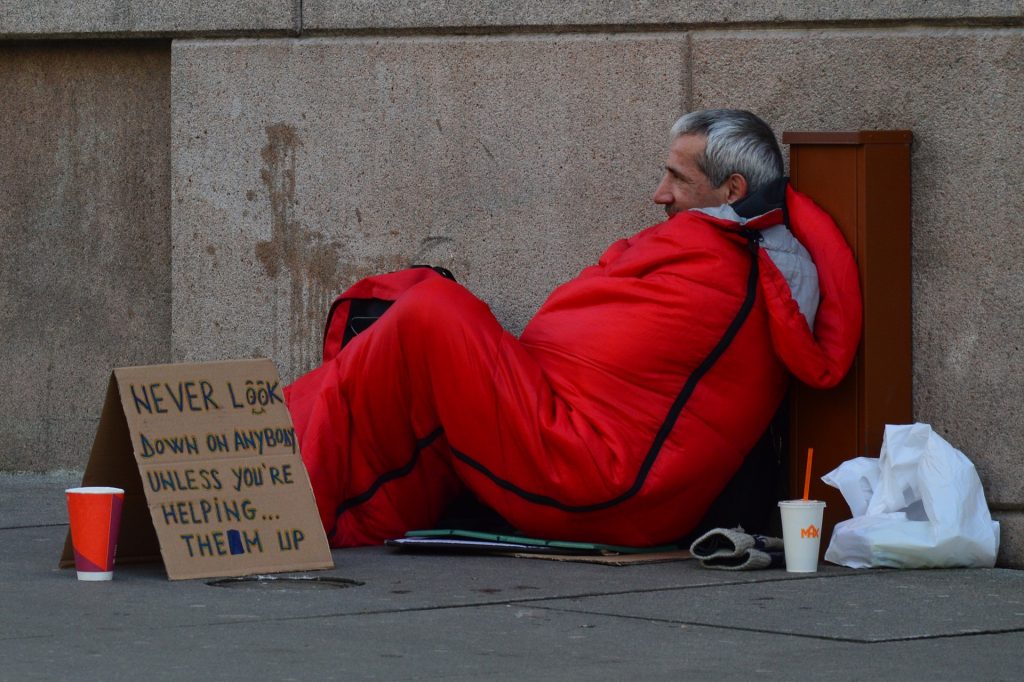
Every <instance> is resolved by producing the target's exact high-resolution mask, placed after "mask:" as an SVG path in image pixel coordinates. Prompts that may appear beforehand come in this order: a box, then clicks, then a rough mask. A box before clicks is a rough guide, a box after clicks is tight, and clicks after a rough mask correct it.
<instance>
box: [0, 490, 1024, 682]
mask: <svg viewBox="0 0 1024 682" xmlns="http://www.w3.org/2000/svg"><path fill="white" fill-rule="evenodd" d="M75 477H76V474H75V473H74V472H66V473H65V474H63V475H59V476H42V475H36V476H25V475H19V476H12V475H0V520H3V521H4V523H3V525H4V526H5V527H4V528H0V547H3V552H2V553H0V605H2V613H3V618H2V619H0V657H2V660H3V661H4V665H3V667H2V668H0V681H6V680H12V681H13V680H18V681H19V682H20V681H22V680H53V679H69V678H70V677H71V676H75V677H85V678H89V677H93V678H102V679H105V680H135V679H139V678H140V677H143V676H144V677H145V679H147V680H179V679H183V678H191V677H197V676H200V675H202V676H206V677H209V678H213V679H218V680H252V679H280V680H307V679H325V680H328V679H345V680H373V679H452V680H475V679H481V678H494V679H524V678H526V679H559V680H564V679H570V680H575V679H588V680H592V679H608V678H616V679H618V678H622V677H638V678H642V679H679V678H680V676H683V677H685V678H691V677H696V676H698V675H700V676H705V677H708V678H713V679H724V680H740V679H743V680H746V679H750V678H751V677H754V676H756V677H757V678H758V679H766V680H771V679H830V680H854V679H858V680H859V679H865V678H868V679H871V678H875V679H929V680H962V679H965V678H968V677H974V678H978V679H985V680H1012V679H1017V677H1018V670H1019V662H1018V652H1019V651H1020V649H1021V647H1022V646H1024V624H1022V620H1024V607H1022V605H1021V601H1022V598H1021V596H1020V595H1021V594H1024V591H1022V589H1021V588H1022V587H1024V585H1022V582H1021V581H1022V580H1024V573H1020V572H1016V571H1008V570H992V571H980V570H974V571H968V570H961V571H868V572H865V571H852V570H849V569H842V568H837V567H828V566H826V567H823V569H822V572H821V573H819V574H816V575H813V576H806V575H790V574H787V573H785V572H783V571H781V570H775V571H756V572H750V573H728V572H712V571H706V570H703V569H701V568H700V567H699V565H698V564H697V563H696V562H694V561H683V562H673V563H662V564H650V565H638V566H627V567H613V566H600V565H593V564H581V563H566V562H556V561H542V560H529V559H513V558H504V557H483V556H452V555H425V554H411V553H399V552H394V551H391V550H388V549H385V548H380V547H376V548H364V549H356V550H336V551H335V552H334V553H333V555H334V559H335V563H336V567H335V568H334V569H333V570H330V571H320V572H315V573H306V574H301V577H306V578H308V577H312V576H317V577H331V578H336V579H347V580H352V581H356V582H358V583H360V584H358V585H353V586H349V587H344V588H340V587H331V586H330V585H320V586H318V587H312V586H311V583H310V582H309V581H308V580H307V581H302V582H291V581H281V580H279V581H270V580H262V581H248V582H244V583H236V584H235V585H234V586H233V587H224V586H217V585H211V584H210V583H211V582H213V581H204V580H189V581H176V582H171V581H168V580H167V579H166V577H165V575H164V572H163V569H162V567H161V566H160V565H159V564H148V565H134V566H121V567H118V569H117V571H116V576H115V579H114V580H113V581H112V582H109V583H80V582H78V581H77V580H76V579H75V576H74V572H73V571H70V570H61V569H58V568H56V560H57V555H58V554H59V552H60V547H61V544H62V542H63V538H64V535H65V533H66V526H65V525H63V524H60V523H56V524H54V523H51V522H52V521H53V519H55V518H59V515H60V512H61V509H60V504H62V503H63V500H62V494H61V492H62V490H63V488H64V487H66V485H67V484H68V481H69V480H70V481H72V482H76V481H75ZM54 500H58V501H59V502H58V503H55V502H54ZM33 502H35V504H32V503H33ZM19 508H28V509H29V510H30V511H17V516H16V517H13V518H16V520H17V521H18V522H19V523H17V524H14V523H12V522H11V521H10V520H9V519H11V518H12V515H14V514H15V512H16V510H18V509H19ZM33 515H36V518H38V521H35V522H33ZM23 521H28V525H22V523H21V522H23ZM33 524H37V525H33ZM284 577H298V576H284ZM880 622H882V624H881V625H880V624H879V623H880Z"/></svg>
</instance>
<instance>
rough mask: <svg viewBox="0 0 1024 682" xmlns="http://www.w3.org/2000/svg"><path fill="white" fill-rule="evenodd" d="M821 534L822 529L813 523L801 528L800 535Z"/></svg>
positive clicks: (806, 536) (815, 535) (803, 536)
mask: <svg viewBox="0 0 1024 682" xmlns="http://www.w3.org/2000/svg"><path fill="white" fill-rule="evenodd" d="M820 534H821V530H820V529H819V528H818V527H817V526H815V525H814V524H813V523H812V524H811V525H809V526H807V527H806V528H801V529H800V537H802V538H816V537H818V535H820Z"/></svg>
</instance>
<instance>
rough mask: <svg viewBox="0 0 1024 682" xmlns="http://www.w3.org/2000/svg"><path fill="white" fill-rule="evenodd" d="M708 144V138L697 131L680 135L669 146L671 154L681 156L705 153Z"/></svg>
mask: <svg viewBox="0 0 1024 682" xmlns="http://www.w3.org/2000/svg"><path fill="white" fill-rule="evenodd" d="M707 144H708V139H707V137H705V136H704V135H697V134H695V133H687V134H685V135H679V136H678V137H676V139H674V140H672V144H671V145H670V146H669V154H674V155H680V156H694V155H697V154H703V153H704V148H705V147H707Z"/></svg>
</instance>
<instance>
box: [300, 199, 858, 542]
mask: <svg viewBox="0 0 1024 682" xmlns="http://www.w3.org/2000/svg"><path fill="white" fill-rule="evenodd" d="M786 208H787V211H788V218H789V225H790V229H791V230H792V234H793V235H794V236H795V237H796V238H797V239H798V240H799V241H800V242H801V243H802V244H803V245H804V246H805V247H806V249H807V251H808V252H809V253H810V255H811V257H812V259H813V261H814V265H815V266H816V267H817V270H818V280H819V287H820V293H821V300H820V305H819V307H818V309H817V316H816V319H815V323H814V331H813V333H812V331H811V329H810V328H809V327H808V323H807V320H806V318H805V317H804V316H803V315H802V314H801V312H800V310H799V309H798V306H797V303H796V302H795V301H794V299H793V297H792V296H791V295H790V292H789V287H788V285H787V283H786V280H785V279H784V278H783V276H782V275H781V274H780V272H779V270H778V269H777V268H776V266H775V265H774V264H773V261H772V259H771V258H769V257H768V256H767V255H766V253H765V250H764V249H761V248H759V232H758V231H759V230H761V229H763V228H767V227H771V226H774V225H778V224H780V223H782V222H783V220H782V218H783V216H782V214H783V211H781V210H779V209H775V210H772V211H769V212H768V213H766V214H764V215H762V216H759V217H756V218H753V219H751V220H749V221H746V222H745V224H740V223H738V222H734V221H730V220H727V219H723V218H716V217H712V216H711V215H707V214H705V213H702V212H699V211H686V212H682V213H679V214H676V215H675V216H673V217H672V218H671V219H669V220H667V221H665V222H663V223H661V224H659V225H656V226H654V227H651V228H649V229H647V230H644V231H643V232H641V233H639V234H637V235H635V236H634V237H632V238H630V239H628V240H622V241H620V242H617V243H615V244H613V245H612V246H611V247H610V248H609V249H608V250H607V251H606V253H605V254H604V255H603V256H602V257H601V259H600V260H599V261H598V263H597V264H596V265H594V266H591V267H589V268H587V269H585V270H584V271H583V272H582V273H580V275H579V276H578V277H576V278H575V279H573V280H571V281H570V282H568V283H566V284H564V285H562V286H561V287H559V288H558V289H556V290H555V291H554V292H553V293H552V294H551V296H550V297H549V298H548V300H547V301H546V302H545V303H544V305H543V306H542V307H541V308H540V310H539V311H538V312H537V314H536V316H535V317H534V318H533V319H532V320H531V321H530V323H529V324H528V325H527V327H526V329H525V330H524V332H523V334H522V336H521V337H520V338H518V339H516V338H515V337H514V336H512V335H511V334H509V333H508V332H507V331H505V330H504V329H503V328H502V327H501V325H500V324H499V323H498V322H497V320H496V319H495V318H494V316H493V315H492V314H491V311H490V310H489V309H488V307H487V306H486V305H485V304H484V303H483V302H481V301H480V300H479V299H477V298H475V297H474V296H473V295H472V294H470V293H469V291H467V290H466V289H465V288H463V287H462V286H460V285H459V284H457V283H455V282H453V281H451V280H450V279H447V278H445V277H443V276H441V275H439V274H437V273H436V272H434V271H433V270H430V269H426V268H423V269H412V270H407V271H402V272H399V273H392V274H390V275H382V276H379V277H371V278H368V279H365V280H362V281H360V282H358V283H357V284H355V285H354V286H353V287H352V288H351V289H350V290H348V291H347V292H345V293H344V294H342V296H341V297H340V298H339V301H342V302H345V301H349V302H351V301H360V300H373V299H383V300H386V301H392V300H393V301H394V303H393V305H391V306H390V308H388V309H387V311H386V312H385V313H384V314H383V315H381V316H380V318H379V320H377V321H376V322H375V323H374V324H373V325H372V326H369V327H368V328H367V329H366V330H365V331H363V332H362V333H359V334H358V335H355V336H352V335H351V333H349V334H348V336H350V337H351V338H350V339H349V340H348V342H347V343H346V344H345V345H344V347H343V348H342V347H341V338H340V337H341V336H342V335H343V334H344V329H343V328H344V325H345V324H347V323H349V322H351V320H348V319H342V318H344V317H345V316H334V317H332V325H331V329H329V330H328V335H327V343H326V345H325V358H324V360H325V361H324V364H323V365H322V366H321V367H320V368H318V369H316V370H314V371H312V372H310V373H309V374H307V375H305V376H303V377H301V378H300V379H298V380H297V381H296V382H295V383H294V384H292V385H291V386H289V387H288V388H287V389H286V398H287V401H288V405H289V409H290V410H291V413H292V417H293V419H294V421H295V428H296V432H297V434H298V436H299V444H300V448H301V451H302V458H303V461H304V462H305V464H306V466H307V468H308V470H309V474H310V479H311V481H312V485H313V491H314V494H315V496H316V500H317V505H318V508H319V512H320V516H321V519H322V521H323V524H324V528H325V529H326V531H327V534H328V538H329V540H330V542H331V544H332V545H333V546H336V547H341V546H353V545H365V544H375V543H379V542H381V541H382V540H384V539H386V538H390V537H397V536H400V535H402V534H403V533H405V532H406V531H407V530H410V529H414V528H429V527H431V526H432V525H433V524H434V523H436V521H437V520H438V518H439V515H440V514H441V512H442V511H443V510H444V508H445V506H446V505H447V504H448V503H449V502H450V501H451V500H452V499H453V498H454V497H456V496H457V495H458V494H459V493H460V492H462V491H463V490H464V489H465V488H469V489H470V490H471V491H472V492H473V493H475V495H476V496H477V497H478V498H479V499H480V500H482V501H483V502H485V503H486V504H487V505H489V506H490V507H492V508H493V509H494V510H495V511H497V512H498V513H499V514H501V516H502V517H504V518H505V519H506V520H507V521H508V522H509V523H511V524H512V525H513V526H515V527H516V528H517V529H519V531H520V532H522V533H525V534H528V535H534V536H540V537H546V538H552V539H566V540H579V541H591V542H603V543H611V544H619V545H632V546H647V545H656V544H662V543H665V542H670V541H673V540H676V539H678V538H680V537H681V536H683V535H684V534H686V533H687V532H688V531H689V530H691V529H692V528H693V526H694V525H695V524H697V522H698V521H699V520H700V519H701V517H702V515H703V514H704V512H705V511H706V510H707V508H708V506H709V505H710V503H711V502H712V501H713V500H714V499H715V497H716V496H717V495H718V494H719V493H720V492H721V490H722V489H723V487H724V486H725V485H726V483H727V482H728V481H729V479H730V478H731V477H732V475H733V474H734V472H735V471H736V470H737V469H738V467H739V465H740V463H741V462H742V459H743V457H744V455H745V454H746V453H747V452H748V451H749V450H750V449H751V447H752V446H753V445H754V443H755V442H756V441H757V439H758V438H759V436H761V434H762V433H763V432H764V431H765V428H766V427H767V425H768V423H769V421H770V420H771V417H772V415H773V414H774V413H775V410H776V409H777V407H778V405H779V403H780V401H781V399H782V397H783V395H784V393H785V390H786V385H787V381H788V376H789V374H790V373H793V374H794V375H795V376H797V377H798V378H799V379H800V380H802V381H804V382H806V383H808V384H810V385H812V386H815V387H823V388H824V387H830V386H834V385H835V384H836V383H838V382H839V380H840V379H841V378H842V376H843V375H844V374H845V373H846V371H847V369H848V368H849V366H850V363H851V362H852V360H853V357H854V354H855V352H856V348H857V344H858V341H859V338H860V329H861V299H860V291H859V286H858V280H857V270H856V265H855V263H854V260H853V257H852V254H851V253H850V250H849V248H848V247H847V245H846V243H845V241H844V240H843V238H842V235H841V234H840V233H839V231H838V229H837V228H836V227H835V225H834V223H833V222H832V220H831V219H830V218H829V217H828V216H827V215H826V214H825V213H824V212H823V211H822V210H821V209H819V208H818V207H817V206H816V205H814V204H813V202H811V201H810V200H809V199H808V198H807V197H805V196H803V195H801V194H799V193H797V192H795V191H793V190H792V189H787V192H786ZM337 325H341V327H338V326H337Z"/></svg>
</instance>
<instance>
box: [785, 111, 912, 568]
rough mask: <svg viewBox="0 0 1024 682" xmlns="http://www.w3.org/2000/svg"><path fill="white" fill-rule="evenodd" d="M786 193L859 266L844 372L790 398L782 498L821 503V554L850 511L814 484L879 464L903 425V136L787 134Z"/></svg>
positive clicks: (907, 351) (906, 325)
mask: <svg viewBox="0 0 1024 682" xmlns="http://www.w3.org/2000/svg"><path fill="white" fill-rule="evenodd" d="M782 139H783V142H785V143H787V144H790V145H791V147H790V175H791V179H792V182H793V186H794V187H796V188H797V189H798V190H800V191H801V192H804V193H805V194H808V195H809V196H810V197H811V198H813V199H814V200H815V201H816V202H817V203H818V204H819V205H820V206H821V207H822V208H824V209H825V210H826V211H827V212H828V213H829V214H830V215H831V216H832V218H833V219H834V220H835V221H836V224H837V225H838V226H839V229H840V230H841V231H842V233H843V235H844V237H845V238H846V240H847V242H848V243H849V244H850V246H851V248H852V249H853V251H854V255H855V256H856V258H857V265H858V270H859V273H860V278H861V290H862V292H863V294H864V306H865V318H864V336H863V339H862V342H861V346H860V349H859V350H858V353H857V358H856V360H855V361H854V364H853V367H852V368H851V370H850V374H849V375H848V376H847V377H846V378H845V379H844V380H843V381H842V382H841V383H840V385H839V386H837V387H836V388H835V389H832V390H830V391H816V390H812V389H809V388H807V387H806V386H802V385H795V386H794V387H793V390H792V391H791V396H790V438H789V440H790V453H789V456H790V471H789V482H790V493H791V495H792V496H793V497H799V496H800V495H801V494H802V492H803V481H804V463H805V461H806V453H807V449H808V448H809V447H813V448H814V472H813V476H812V481H811V492H810V495H811V497H813V498H816V499H821V500H825V502H826V503H827V505H828V506H827V507H826V510H825V522H824V527H825V528H824V530H825V535H824V538H823V540H824V541H823V543H822V551H823V552H824V549H825V548H826V547H827V546H828V540H829V538H830V537H831V533H832V528H833V527H834V525H835V524H836V523H837V522H839V521H841V520H843V519H846V518H849V516H850V512H849V508H848V507H847V505H846V502H845V501H844V500H843V498H842V495H840V494H839V492H838V491H836V490H833V489H832V488H829V487H828V486H826V485H825V484H823V483H821V481H820V480H819V479H820V477H821V475H822V474H824V473H826V472H828V471H831V470H832V469H834V468H835V467H837V466H839V465H840V464H841V463H842V462H844V461H846V460H848V459H850V458H852V457H857V456H862V455H863V456H869V457H876V456H878V450H879V447H880V445H881V441H882V432H883V429H884V426H885V424H887V423H889V424H892V423H906V422H908V421H910V420H911V418H912V415H911V345H910V343H911V339H910V328H911V327H910V322H911V319H910V139H911V135H910V132H909V131H857V132H841V133H785V134H784V135H783V137H782Z"/></svg>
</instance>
